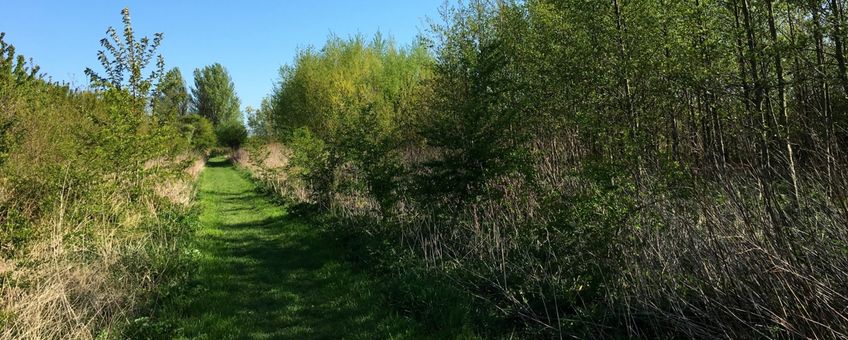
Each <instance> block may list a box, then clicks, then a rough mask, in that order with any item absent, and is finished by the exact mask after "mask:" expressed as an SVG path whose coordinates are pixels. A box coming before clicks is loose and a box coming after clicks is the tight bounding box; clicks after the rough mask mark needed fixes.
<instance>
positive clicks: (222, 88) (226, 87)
mask: <svg viewBox="0 0 848 340" xmlns="http://www.w3.org/2000/svg"><path fill="white" fill-rule="evenodd" d="M191 94H192V98H191V105H192V108H193V110H194V112H195V113H197V114H199V115H201V116H203V117H206V119H209V121H211V122H212V124H214V125H215V126H218V125H222V124H226V123H233V122H239V123H240V120H241V112H240V106H241V102H240V100H239V98H238V97H237V96H236V92H235V85H234V84H233V81H232V79H231V78H230V75H229V73H227V70H226V69H225V68H224V67H223V66H221V64H218V63H215V64H213V65H210V66H206V67H204V68H202V69H196V70H194V88H192V89H191Z"/></svg>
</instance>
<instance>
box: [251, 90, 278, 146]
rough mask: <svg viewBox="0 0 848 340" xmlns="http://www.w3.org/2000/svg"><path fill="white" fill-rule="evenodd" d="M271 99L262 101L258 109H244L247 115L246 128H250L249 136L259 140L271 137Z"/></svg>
mask: <svg viewBox="0 0 848 340" xmlns="http://www.w3.org/2000/svg"><path fill="white" fill-rule="evenodd" d="M272 111H273V107H272V106H271V99H270V98H265V99H262V104H261V105H260V106H259V108H258V109H254V108H252V107H249V106H248V108H247V109H245V113H246V115H247V127H249V128H250V134H251V135H253V136H256V137H260V138H268V137H270V136H271V132H272V127H271V121H270V119H271V112H272Z"/></svg>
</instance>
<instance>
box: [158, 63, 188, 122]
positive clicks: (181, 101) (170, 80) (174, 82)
mask: <svg viewBox="0 0 848 340" xmlns="http://www.w3.org/2000/svg"><path fill="white" fill-rule="evenodd" d="M189 100H190V97H189V94H188V89H187V88H186V83H185V80H183V75H182V73H181V72H180V69H179V68H176V67H175V68H173V69H171V70H170V71H168V73H165V76H163V77H162V81H161V82H160V83H159V90H158V91H157V93H156V98H155V100H154V102H153V113H154V114H155V115H156V116H158V117H159V118H160V120H164V121H174V120H176V119H177V118H178V117H183V116H185V115H186V114H187V113H188V104H189Z"/></svg>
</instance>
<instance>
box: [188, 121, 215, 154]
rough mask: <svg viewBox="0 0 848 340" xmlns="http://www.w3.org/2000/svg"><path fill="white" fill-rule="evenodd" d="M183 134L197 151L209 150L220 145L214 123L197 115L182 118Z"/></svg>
mask: <svg viewBox="0 0 848 340" xmlns="http://www.w3.org/2000/svg"><path fill="white" fill-rule="evenodd" d="M182 134H183V136H185V138H186V139H188V141H189V144H190V145H191V147H192V148H194V149H195V150H208V149H210V148H213V147H215V146H216V145H218V137H217V136H216V135H215V128H214V127H213V126H212V123H211V122H209V120H208V119H206V118H204V117H202V116H200V115H197V114H192V115H188V116H185V117H183V118H182Z"/></svg>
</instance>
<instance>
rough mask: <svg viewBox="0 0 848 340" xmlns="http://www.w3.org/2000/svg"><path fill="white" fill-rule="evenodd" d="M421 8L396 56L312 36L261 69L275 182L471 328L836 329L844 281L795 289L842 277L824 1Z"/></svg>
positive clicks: (847, 80)
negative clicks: (445, 296) (432, 18)
mask: <svg viewBox="0 0 848 340" xmlns="http://www.w3.org/2000/svg"><path fill="white" fill-rule="evenodd" d="M441 13H442V16H443V17H442V19H443V22H435V23H434V24H433V25H432V27H431V29H430V32H429V34H428V35H427V36H426V37H425V38H424V39H423V40H421V41H420V42H419V44H417V45H413V46H412V47H410V48H407V49H400V50H398V49H396V48H395V47H394V45H393V44H392V43H391V42H390V41H389V42H384V41H383V40H382V38H381V37H380V36H379V35H378V36H377V37H376V38H375V39H374V41H372V42H370V43H366V42H364V40H363V39H362V38H361V37H355V38H352V39H348V40H343V39H339V38H335V37H331V38H330V39H329V41H328V42H327V43H326V45H325V46H324V47H323V48H321V49H320V50H317V49H306V50H302V51H300V52H299V54H298V55H297V57H296V58H295V60H294V63H293V64H292V65H290V66H286V67H284V68H283V69H281V72H280V81H279V83H278V85H277V87H276V89H275V90H274V94H273V96H272V99H273V101H272V105H271V106H272V107H273V110H272V114H271V122H272V123H273V124H271V126H272V127H273V130H274V131H275V132H276V134H277V135H278V136H280V137H281V138H282V139H283V141H285V142H287V145H288V146H289V147H291V149H292V158H291V160H290V161H291V162H290V165H291V166H290V168H289V169H288V174H287V175H288V176H289V177H287V178H290V179H289V181H290V183H291V184H292V185H293V186H299V188H300V189H303V190H301V191H298V190H290V189H285V190H282V189H281V190H278V191H279V192H280V193H283V194H292V193H298V192H304V191H305V192H306V193H308V195H307V196H308V197H307V199H306V200H307V201H312V202H316V203H319V206H321V207H324V208H327V212H328V213H331V214H333V215H334V216H335V217H338V218H339V219H341V220H343V221H346V222H349V223H351V224H353V225H354V227H352V228H348V229H345V230H341V228H338V229H339V232H345V231H350V230H352V231H353V233H356V234H358V235H359V236H360V237H363V238H366V239H371V240H372V241H373V242H372V243H373V244H377V245H379V246H376V249H372V250H373V251H375V252H378V253H380V254H382V256H385V257H390V258H394V257H395V256H396V255H398V254H411V256H413V260H412V261H407V260H402V259H397V260H396V261H387V262H386V263H384V264H383V265H384V266H386V267H388V268H389V269H390V271H394V272H395V273H396V275H398V276H404V274H408V275H411V276H416V275H418V274H419V273H428V272H429V273H435V274H434V277H447V278H448V280H449V281H450V282H453V283H454V285H455V286H454V288H456V289H457V290H458V291H461V292H464V293H465V294H467V296H471V297H476V298H479V299H478V302H479V305H478V306H476V307H475V311H480V312H481V315H480V319H481V320H479V322H480V324H481V325H485V326H482V327H481V328H485V329H487V330H491V329H501V330H514V329H520V330H521V332H522V333H521V334H522V335H523V336H525V337H564V336H574V337H578V338H627V337H647V338H657V337H659V338H676V337H684V338H715V337H740V338H748V337H774V338H784V337H785V338H791V337H825V338H829V337H834V338H841V337H846V336H848V323H846V322H845V320H846V314H845V311H844V310H842V309H840V308H841V307H839V306H842V305H845V304H846V302H848V301H846V299H845V296H848V292H846V290H845V289H844V288H835V289H832V290H828V291H827V292H823V293H822V294H813V295H810V294H806V293H801V292H809V291H817V289H818V288H815V287H848V285H846V284H845V283H846V282H848V271H845V270H844V269H836V268H844V267H845V266H846V265H848V257H846V256H845V252H844V244H846V243H848V240H846V234H845V233H844V232H843V231H842V230H844V228H841V227H838V226H840V225H844V224H845V223H846V221H848V217H846V212H848V209H846V206H845V204H844V202H845V200H846V193H848V191H846V188H848V177H846V176H845V175H844V174H845V171H844V170H845V166H846V165H848V162H846V158H845V149H846V146H848V144H846V142H848V139H846V138H845V136H844V131H845V129H846V124H847V123H848V116H846V115H845V114H844V112H845V110H844V108H845V107H846V104H848V101H846V98H848V97H846V93H848V92H846V91H848V75H846V74H848V71H846V70H848V66H846V61H845V60H846V58H845V53H846V47H845V39H846V38H848V36H846V28H845V24H846V23H845V19H844V17H845V13H844V4H842V2H841V1H835V0H820V1H811V2H809V1H808V2H790V1H773V0H732V1H711V0H708V1H695V2H694V3H681V2H673V1H672V2H663V1H624V0H612V1H607V2H586V1H582V0H531V1H482V0H480V1H477V0H475V1H468V2H460V3H459V4H457V5H455V6H451V5H446V6H445V7H444V8H443V11H442V12H441ZM824 235H827V236H824ZM840 249H842V250H840ZM811 253H815V254H816V255H815V256H814V257H815V258H812V257H810V255H809V254H811ZM400 263H404V265H400ZM409 263H413V264H415V263H417V265H418V266H423V267H425V268H409V267H408V266H406V264H409ZM774 266H778V267H780V269H779V270H778V269H775V268H774ZM740 277H745V278H746V279H740ZM421 294H423V295H426V296H430V295H429V293H427V292H422V293H421ZM430 298H431V299H434V300H438V299H439V297H438V296H431V297H430ZM423 305H426V303H423ZM510 335H511V336H512V335H514V333H510ZM495 336H497V335H495Z"/></svg>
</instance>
